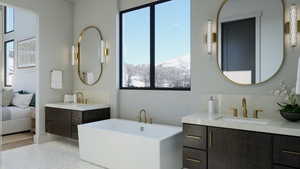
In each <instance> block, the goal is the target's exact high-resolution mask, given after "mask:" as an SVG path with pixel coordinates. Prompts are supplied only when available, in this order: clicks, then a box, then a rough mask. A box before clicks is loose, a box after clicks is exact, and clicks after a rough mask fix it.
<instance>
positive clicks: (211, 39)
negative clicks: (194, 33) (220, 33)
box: [205, 20, 217, 55]
mask: <svg viewBox="0 0 300 169" xmlns="http://www.w3.org/2000/svg"><path fill="white" fill-rule="evenodd" d="M205 40H206V44H207V52H208V54H209V55H212V53H213V46H214V43H216V42H217V34H216V33H215V32H213V21H212V20H208V22H207V34H206V38H205Z"/></svg>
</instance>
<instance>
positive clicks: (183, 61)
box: [156, 55, 191, 69]
mask: <svg viewBox="0 0 300 169" xmlns="http://www.w3.org/2000/svg"><path fill="white" fill-rule="evenodd" d="M190 58H191V57H190V56H188V55H184V56H179V57H177V58H174V59H170V60H167V61H165V62H162V63H159V64H156V66H161V67H177V68H182V67H184V68H188V69H189V68H190V66H189V65H190V62H191V59H190Z"/></svg>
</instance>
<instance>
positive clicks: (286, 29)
mask: <svg viewBox="0 0 300 169" xmlns="http://www.w3.org/2000/svg"><path fill="white" fill-rule="evenodd" d="M284 32H285V33H286V34H289V33H290V22H287V23H285V24H284ZM297 32H300V21H297Z"/></svg>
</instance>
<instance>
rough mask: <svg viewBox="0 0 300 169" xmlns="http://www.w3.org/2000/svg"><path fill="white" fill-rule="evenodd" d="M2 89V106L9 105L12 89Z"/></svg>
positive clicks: (12, 93) (12, 94)
mask: <svg viewBox="0 0 300 169" xmlns="http://www.w3.org/2000/svg"><path fill="white" fill-rule="evenodd" d="M2 91H3V93H2V106H9V105H11V102H12V99H13V96H14V92H13V89H3V90H2Z"/></svg>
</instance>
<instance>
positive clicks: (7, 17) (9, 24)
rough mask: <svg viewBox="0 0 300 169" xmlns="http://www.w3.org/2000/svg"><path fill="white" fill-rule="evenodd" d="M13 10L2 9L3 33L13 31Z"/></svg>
mask: <svg viewBox="0 0 300 169" xmlns="http://www.w3.org/2000/svg"><path fill="white" fill-rule="evenodd" d="M14 27H15V25H14V8H10V7H4V33H10V32H13V31H14Z"/></svg>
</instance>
